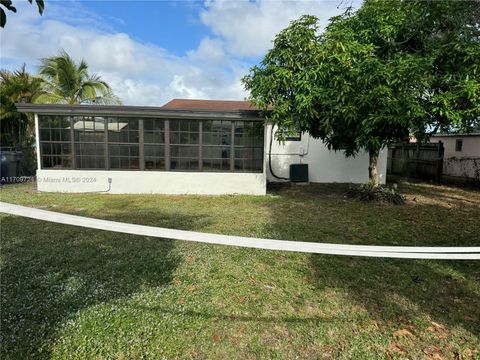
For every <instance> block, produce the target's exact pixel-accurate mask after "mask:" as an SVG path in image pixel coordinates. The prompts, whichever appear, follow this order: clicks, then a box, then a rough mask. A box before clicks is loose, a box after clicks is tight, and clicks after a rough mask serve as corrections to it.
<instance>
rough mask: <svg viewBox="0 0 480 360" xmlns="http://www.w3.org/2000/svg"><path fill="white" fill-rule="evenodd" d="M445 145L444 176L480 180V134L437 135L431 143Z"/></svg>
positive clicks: (433, 136) (431, 139)
mask: <svg viewBox="0 0 480 360" xmlns="http://www.w3.org/2000/svg"><path fill="white" fill-rule="evenodd" d="M439 141H441V142H442V143H443V147H444V149H445V153H444V157H443V158H444V160H443V174H444V175H449V176H459V177H467V178H472V179H477V180H480V133H479V132H477V133H470V134H436V135H432V137H431V138H430V142H439Z"/></svg>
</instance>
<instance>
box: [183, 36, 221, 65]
mask: <svg viewBox="0 0 480 360" xmlns="http://www.w3.org/2000/svg"><path fill="white" fill-rule="evenodd" d="M188 56H189V57H190V58H191V59H192V60H194V61H195V60H198V61H204V62H207V63H216V64H218V63H221V62H222V61H224V60H225V51H224V49H223V42H222V41H221V40H220V39H212V38H210V37H205V38H203V39H202V40H201V41H200V44H199V45H198V48H197V49H196V50H191V51H189V52H188Z"/></svg>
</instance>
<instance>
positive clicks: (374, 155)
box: [368, 150, 380, 186]
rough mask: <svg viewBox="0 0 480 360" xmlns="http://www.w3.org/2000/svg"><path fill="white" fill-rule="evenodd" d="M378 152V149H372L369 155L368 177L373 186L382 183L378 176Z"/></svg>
mask: <svg viewBox="0 0 480 360" xmlns="http://www.w3.org/2000/svg"><path fill="white" fill-rule="evenodd" d="M378 153H379V151H377V150H370V151H369V153H368V155H369V163H368V179H369V181H370V183H371V184H372V185H373V186H378V185H380V179H379V177H378V169H377V163H378Z"/></svg>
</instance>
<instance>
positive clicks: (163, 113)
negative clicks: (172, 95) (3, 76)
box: [15, 103, 264, 121]
mask: <svg viewBox="0 0 480 360" xmlns="http://www.w3.org/2000/svg"><path fill="white" fill-rule="evenodd" d="M15 106H16V107H17V110H18V111H20V112H22V113H35V114H39V115H69V116H75V115H83V116H118V117H134V118H135V117H139V118H148V117H151V118H165V119H192V120H194V119H197V120H215V119H217V120H221V119H225V120H236V119H238V120H255V121H263V120H264V118H263V117H262V116H261V112H260V111H259V110H230V111H219V110H185V109H163V108H161V107H153V106H123V105H64V104H31V103H16V104H15Z"/></svg>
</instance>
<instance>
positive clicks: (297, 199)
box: [273, 185, 480, 336]
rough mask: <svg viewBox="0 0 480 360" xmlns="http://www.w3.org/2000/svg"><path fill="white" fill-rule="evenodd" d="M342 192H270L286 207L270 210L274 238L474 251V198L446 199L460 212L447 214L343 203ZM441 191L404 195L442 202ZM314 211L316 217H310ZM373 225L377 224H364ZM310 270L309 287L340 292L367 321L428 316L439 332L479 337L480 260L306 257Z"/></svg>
mask: <svg viewBox="0 0 480 360" xmlns="http://www.w3.org/2000/svg"><path fill="white" fill-rule="evenodd" d="M343 189H344V186H339V187H332V186H323V185H317V186H312V187H307V188H305V189H300V188H299V187H297V188H295V187H293V188H288V189H286V190H283V191H278V192H275V193H277V194H279V195H280V196H283V197H284V198H286V200H287V201H288V202H289V206H288V207H286V206H285V205H283V203H280V202H279V203H276V205H275V207H274V209H273V212H274V214H275V217H274V219H275V223H274V228H275V229H277V231H278V232H280V234H279V236H281V237H282V238H283V239H291V240H295V239H297V240H299V239H301V240H304V241H323V242H335V243H345V244H347V243H350V244H363V245H403V246H460V245H463V246H475V245H476V246H478V245H479V243H478V231H479V230H480V228H479V223H478V221H477V218H478V216H479V214H480V212H479V203H478V200H476V199H477V198H475V199H474V200H472V201H465V198H466V197H467V196H468V193H466V194H464V193H462V194H461V196H454V195H449V197H448V200H449V201H450V202H452V204H454V205H457V206H461V209H460V210H457V209H455V210H452V209H448V208H446V207H445V206H443V205H442V204H437V203H432V204H427V203H423V204H416V205H405V206H394V205H385V206H382V205H379V204H365V203H360V202H356V201H354V200H346V199H344V197H343V194H342V190H343ZM444 190H445V189H426V190H425V189H423V188H422V189H419V190H418V189H415V187H413V186H411V187H410V188H409V192H410V193H413V195H415V193H418V194H422V195H425V196H427V197H428V198H431V199H434V198H436V197H437V198H438V197H440V198H442V197H443V196H445V194H444ZM474 197H476V193H475V194H472V199H473V198H474ZM305 204H309V205H308V206H307V207H305ZM302 207H305V209H303V208H302ZM315 208H317V209H318V213H317V214H313V213H312V210H314V209H315ZM306 211H307V212H306ZM307 216H308V219H309V222H311V223H312V224H315V225H314V226H312V227H311V228H310V227H308V228H305V229H303V230H302V226H304V222H305V220H297V219H299V218H300V219H302V218H305V217H307ZM372 218H373V219H374V220H375V221H372V223H371V224H369V222H370V221H371V220H372ZM352 229H353V230H352ZM380 234H381V235H380ZM310 263H311V265H312V266H311V267H312V269H313V271H312V274H311V276H310V279H309V280H310V281H311V282H312V283H314V284H315V286H316V287H317V288H318V289H320V290H327V289H328V290H330V289H339V290H341V291H342V292H345V293H346V294H347V295H348V297H349V299H350V300H351V301H352V303H353V304H355V305H358V306H359V307H360V308H365V309H366V310H367V311H368V313H369V315H370V316H371V317H372V318H373V319H376V320H378V321H381V322H384V323H397V324H398V323H399V322H403V323H404V325H405V324H408V323H409V322H414V321H415V320H416V319H418V318H419V315H428V316H430V318H431V319H432V320H434V321H436V322H438V323H441V324H444V325H445V326H449V327H457V326H461V327H463V328H464V329H465V330H467V331H469V332H470V333H471V334H473V335H474V336H479V335H480V312H479V311H478V309H480V289H479V288H480V284H479V281H480V280H479V279H480V261H445V260H440V261H427V260H409V259H379V258H363V257H345V256H322V255H311V256H310ZM398 326H401V324H398Z"/></svg>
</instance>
